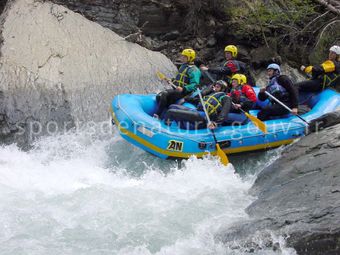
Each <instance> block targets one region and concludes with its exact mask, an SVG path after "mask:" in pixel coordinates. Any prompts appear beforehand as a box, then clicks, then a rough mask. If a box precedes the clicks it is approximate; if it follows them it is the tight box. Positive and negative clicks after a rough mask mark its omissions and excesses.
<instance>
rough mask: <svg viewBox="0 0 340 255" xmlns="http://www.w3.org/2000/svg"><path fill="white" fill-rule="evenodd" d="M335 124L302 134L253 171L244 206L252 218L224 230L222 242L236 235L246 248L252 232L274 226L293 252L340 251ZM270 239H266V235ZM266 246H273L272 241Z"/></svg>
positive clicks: (338, 129) (339, 140)
mask: <svg viewBox="0 0 340 255" xmlns="http://www.w3.org/2000/svg"><path fill="white" fill-rule="evenodd" d="M339 155H340V125H337V126H333V127H329V128H326V129H324V130H323V131H322V132H319V133H314V134H311V135H308V136H307V137H304V138H302V139H301V140H300V141H298V142H296V143H295V144H293V145H292V146H289V147H288V148H286V149H285V150H284V152H283V153H282V157H280V158H279V159H278V160H276V161H275V162H274V163H273V164H271V165H270V166H269V167H267V168H265V169H264V170H263V171H262V172H261V173H260V174H259V175H258V177H257V179H256V181H255V183H254V185H253V187H252V189H251V192H252V194H254V195H256V196H257V197H258V199H257V200H256V201H255V202H254V203H253V204H251V205H250V206H249V207H248V208H247V212H248V213H249V215H250V217H251V219H250V221H249V222H247V223H242V224H241V226H236V227H234V228H230V229H228V230H227V231H224V232H223V234H221V236H220V237H219V238H221V240H223V242H225V243H229V242H231V241H232V237H235V236H239V237H240V238H241V239H242V242H243V243H244V245H245V246H246V247H248V248H249V249H252V250H254V249H257V248H259V247H257V246H256V245H254V242H253V239H252V237H253V236H254V235H256V234H259V235H262V236H265V235H266V233H267V234H268V231H269V232H271V231H272V232H273V233H275V234H278V235H283V236H286V237H287V245H288V246H290V247H293V248H295V250H296V251H297V253H298V254H306V255H307V254H309V255H310V254H320V255H321V254H339V251H340V241H339V240H340V239H339V238H340V171H339V165H340V158H339ZM268 240H269V239H268ZM267 246H272V247H274V248H275V245H274V244H273V241H272V240H271V241H268V243H267Z"/></svg>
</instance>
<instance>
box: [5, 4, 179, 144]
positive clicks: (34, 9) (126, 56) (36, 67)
mask: <svg viewBox="0 0 340 255" xmlns="http://www.w3.org/2000/svg"><path fill="white" fill-rule="evenodd" d="M0 28H1V38H2V40H3V42H2V46H1V58H0V132H1V135H2V136H3V137H4V136H8V135H10V134H13V133H16V132H18V131H19V132H23V130H27V128H31V129H32V128H33V127H32V125H31V123H32V122H35V121H37V122H39V123H41V124H42V127H46V125H48V122H49V121H54V122H55V123H57V124H58V125H60V124H62V125H63V126H65V125H67V126H68V127H71V126H72V125H73V124H74V122H75V121H89V120H94V121H101V120H104V119H107V118H108V109H109V105H110V101H111V99H112V98H113V97H114V95H116V94H119V93H150V92H156V91H159V90H160V89H162V87H161V86H162V85H161V83H160V82H159V81H158V80H157V77H156V75H155V72H156V71H157V70H161V71H163V72H165V73H166V74H169V73H171V72H174V71H175V66H174V65H173V64H172V63H171V61H170V60H169V59H167V58H166V57H165V56H164V55H162V54H160V53H156V52H152V51H150V50H147V49H145V48H143V47H141V46H139V45H137V44H134V43H130V42H127V41H126V40H124V39H123V38H122V37H120V36H118V35H117V34H115V33H114V32H112V31H111V30H109V29H106V28H103V27H102V26H100V25H99V24H96V23H94V22H91V21H89V20H87V19H86V18H84V17H83V16H81V15H80V14H76V13H74V12H72V11H70V10H68V9H66V8H65V7H62V6H59V5H56V4H52V3H49V2H43V1H34V0H15V1H9V2H8V4H7V6H6V9H5V11H4V13H3V14H2V16H1V26H0ZM55 123H54V124H53V126H55V125H56V124H55ZM37 128H38V129H39V128H41V127H40V126H39V127H38V126H36V127H34V129H37ZM38 131H39V130H38ZM38 131H37V132H38Z"/></svg>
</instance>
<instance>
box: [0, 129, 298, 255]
mask: <svg viewBox="0 0 340 255" xmlns="http://www.w3.org/2000/svg"><path fill="white" fill-rule="evenodd" d="M104 126H105V125H104ZM98 130H99V128H98V126H96V127H91V128H83V129H78V130H73V131H69V132H67V133H65V134H58V135H52V136H47V137H43V138H41V139H40V140H38V141H36V142H35V143H34V146H33V147H32V148H31V149H30V150H29V151H22V150H20V149H19V148H18V147H17V146H16V145H15V144H12V145H6V146H2V147H0V243H1V245H0V254H1V255H3V254H13V255H14V254H15V255H20V254H49V255H52V254H64V255H66V254H87V255H90V254H91V255H92V254H93V255H94V254H124V255H125V254H131V255H132V254H145V255H149V254H164V255H165V254H169V255H173V254H176V255H177V254H178V255H181V254H183V255H186V254H192V255H194V254H195V255H196V254H197V255H200V254H212V255H213V254H248V253H247V249H246V248H244V249H243V248H240V247H238V248H233V247H229V246H225V245H223V244H222V243H220V242H219V241H218V240H217V239H216V238H215V237H216V234H218V233H220V231H221V229H225V228H228V226H230V225H232V224H233V223H236V222H239V221H243V220H246V219H247V218H248V216H247V214H246V213H245V208H246V207H247V206H248V205H249V204H250V203H252V201H254V200H255V199H256V198H255V197H252V196H251V195H249V194H248V190H249V188H250V187H251V185H252V183H253V181H254V179H255V177H256V173H258V172H259V171H260V170H261V169H262V168H263V167H264V166H265V165H266V164H268V162H270V161H272V160H273V159H275V158H276V157H277V156H278V154H279V150H272V151H268V152H261V153H256V154H249V155H247V156H246V157H245V156H242V155H241V156H237V157H233V158H232V162H233V166H231V165H229V166H228V167H223V166H221V165H220V164H219V162H218V161H217V160H216V159H214V158H209V157H207V158H205V159H195V158H192V159H189V160H188V161H185V162H183V163H182V166H181V167H180V168H179V167H178V164H177V162H175V161H164V160H160V159H158V158H156V157H154V156H152V155H149V154H148V153H146V152H144V151H142V150H140V149H138V148H136V147H133V146H132V145H130V144H128V143H127V142H125V141H124V140H123V139H122V138H120V136H119V134H118V133H117V131H116V129H114V128H113V129H112V128H107V129H105V132H102V131H103V129H102V128H101V132H98ZM245 158H246V159H245ZM235 171H236V173H234V172H235ZM235 238H236V240H237V237H235ZM274 239H277V240H274ZM273 240H274V241H276V242H278V243H279V246H280V248H279V249H276V251H273V249H271V248H265V247H262V248H263V249H260V250H258V251H255V253H252V254H295V252H294V250H292V249H289V248H285V245H284V239H283V238H281V237H275V236H274V235H273ZM258 246H260V247H261V240H258Z"/></svg>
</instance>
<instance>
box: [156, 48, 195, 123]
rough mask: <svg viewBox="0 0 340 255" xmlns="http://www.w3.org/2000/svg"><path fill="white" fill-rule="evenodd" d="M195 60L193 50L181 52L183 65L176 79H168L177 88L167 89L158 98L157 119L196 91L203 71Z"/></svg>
mask: <svg viewBox="0 0 340 255" xmlns="http://www.w3.org/2000/svg"><path fill="white" fill-rule="evenodd" d="M195 58H196V52H195V51H194V50H193V49H185V50H183V51H182V52H181V55H180V61H181V62H182V63H183V64H182V65H181V66H180V68H179V70H178V73H177V75H176V77H175V78H174V79H172V80H170V79H167V82H168V83H169V84H173V85H174V86H176V88H173V89H167V90H165V91H162V92H160V93H159V94H158V95H157V96H156V101H157V104H158V105H157V110H156V112H155V114H154V117H155V118H160V117H161V116H162V113H163V111H164V110H165V109H166V108H167V107H169V105H171V104H174V103H175V102H176V101H177V100H179V99H181V98H183V97H185V96H186V95H188V94H190V93H191V92H193V91H195V90H196V87H197V86H198V84H199V82H200V78H201V71H200V70H199V69H198V68H197V66H196V65H195V64H194V60H195Z"/></svg>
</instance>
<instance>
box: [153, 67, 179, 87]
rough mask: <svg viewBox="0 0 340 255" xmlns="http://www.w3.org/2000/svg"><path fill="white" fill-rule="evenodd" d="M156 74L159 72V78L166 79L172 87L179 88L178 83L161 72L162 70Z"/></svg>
mask: <svg viewBox="0 0 340 255" xmlns="http://www.w3.org/2000/svg"><path fill="white" fill-rule="evenodd" d="M156 74H157V76H158V78H159V79H160V80H161V81H166V82H168V84H170V85H171V87H172V88H174V89H176V88H177V86H176V85H175V84H174V83H173V82H172V81H171V80H170V79H169V78H168V77H166V76H165V74H163V73H161V72H159V71H157V72H156Z"/></svg>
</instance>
